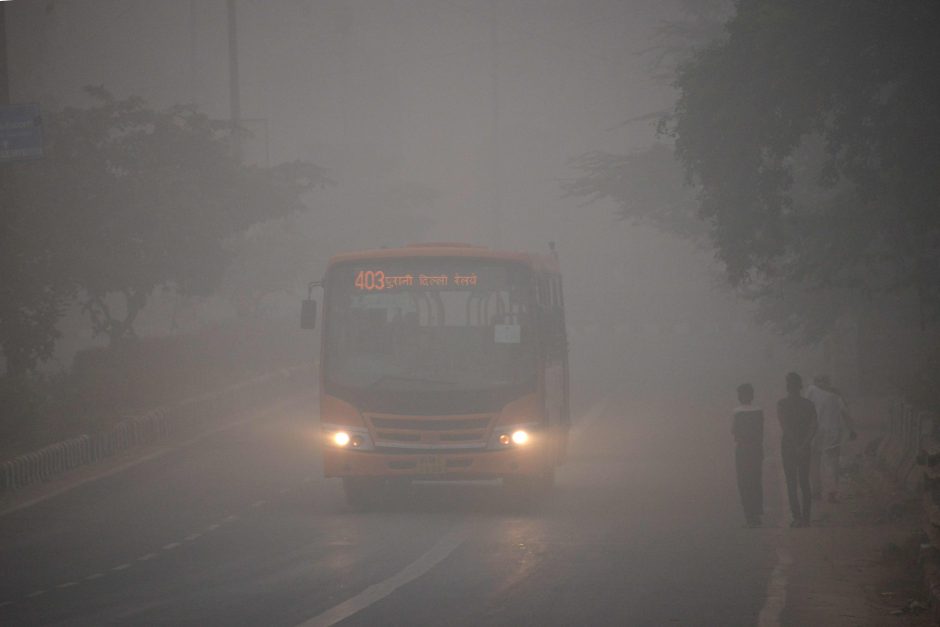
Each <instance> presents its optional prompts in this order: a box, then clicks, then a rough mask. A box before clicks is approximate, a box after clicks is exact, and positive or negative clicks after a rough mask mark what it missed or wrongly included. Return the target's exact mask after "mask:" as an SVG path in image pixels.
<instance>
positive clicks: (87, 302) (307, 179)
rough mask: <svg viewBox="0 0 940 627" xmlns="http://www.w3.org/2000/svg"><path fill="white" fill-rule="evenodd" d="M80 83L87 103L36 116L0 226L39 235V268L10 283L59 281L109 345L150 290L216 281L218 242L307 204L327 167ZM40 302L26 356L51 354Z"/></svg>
mask: <svg viewBox="0 0 940 627" xmlns="http://www.w3.org/2000/svg"><path fill="white" fill-rule="evenodd" d="M88 91H89V94H90V95H91V96H92V98H93V102H94V104H93V106H91V107H89V108H84V109H79V108H68V109H65V110H63V111H60V112H55V113H51V114H48V115H47V116H46V117H45V119H44V129H45V157H44V158H43V159H42V160H39V161H35V162H30V163H24V164H18V166H17V167H16V168H15V169H14V170H13V171H12V172H11V177H12V178H13V179H14V188H15V190H16V195H15V205H14V207H13V208H12V209H10V210H9V215H5V216H4V225H3V228H4V233H5V235H7V236H9V237H12V234H13V233H15V228H16V226H15V225H16V224H25V225H27V227H26V230H27V231H28V235H29V237H30V238H32V239H35V240H37V242H45V243H47V245H46V246H45V248H44V249H43V247H42V246H40V245H38V244H37V245H32V244H31V245H30V246H27V248H29V249H30V254H29V255H27V258H28V259H33V260H44V262H45V263H46V265H47V266H48V272H47V273H46V274H47V275H48V276H44V277H37V276H35V274H34V270H35V269H36V268H37V267H38V266H37V263H38V261H33V262H31V264H30V265H23V264H20V267H13V266H12V265H11V266H10V268H11V270H13V271H14V274H16V276H17V277H18V278H17V282H16V283H15V284H16V285H21V286H25V285H35V286H39V285H47V286H48V285H56V286H60V288H56V289H54V290H52V291H54V292H55V293H56V294H57V295H58V297H59V301H56V300H55V299H50V300H49V302H50V303H52V302H61V295H62V294H68V293H70V292H71V293H74V294H77V295H78V297H79V299H80V300H81V303H82V306H83V309H84V310H85V311H86V312H87V313H88V315H89V317H90V319H91V322H92V327H93V330H94V332H95V333H96V334H104V335H106V336H107V337H108V339H109V341H110V343H111V344H114V343H116V342H120V341H123V340H126V339H128V338H131V337H133V335H134V321H135V319H136V317H137V315H138V314H139V313H140V311H141V309H142V308H143V307H144V305H145V304H146V302H147V299H148V297H149V296H150V294H151V293H152V292H153V290H154V289H156V288H158V287H161V286H164V287H173V288H174V289H176V290H179V291H180V292H181V293H184V294H202V293H207V292H209V291H210V290H211V289H213V288H214V287H215V286H216V285H217V284H218V282H219V281H220V280H221V277H222V274H223V272H224V270H225V268H226V265H227V263H228V260H229V252H228V250H227V249H226V246H225V242H226V241H227V240H228V239H229V238H231V237H233V236H235V235H236V234H238V233H240V232H241V231H243V230H245V229H246V228H248V227H249V226H251V225H253V224H255V223H258V222H261V221H264V220H268V219H272V218H276V217H281V216H285V215H288V214H290V213H292V212H296V211H301V210H304V209H305V208H306V206H305V205H304V203H303V201H302V196H303V195H304V194H305V193H306V192H308V191H309V190H311V189H312V188H314V187H316V186H319V185H322V184H323V183H324V182H325V177H324V175H323V172H322V170H320V169H319V168H317V167H316V166H313V165H312V164H309V163H303V162H295V163H289V164H283V165H280V166H276V167H274V168H260V167H255V166H247V165H243V164H241V163H239V162H238V161H237V160H236V159H235V158H234V156H233V155H232V151H231V149H230V146H229V143H228V136H227V133H226V131H225V125H224V124H222V123H218V122H214V121H212V120H210V119H209V118H208V117H206V116H205V115H203V114H200V113H198V112H197V111H195V110H193V109H191V108H188V107H181V106H175V107H170V108H168V109H166V110H161V111H157V110H154V109H151V108H148V107H147V106H146V105H145V103H144V102H143V101H142V100H140V99H138V98H127V99H117V98H115V97H114V96H112V95H111V94H110V93H108V92H107V91H106V90H104V89H102V88H93V89H89V90H88ZM49 241H54V245H48V242H49ZM40 249H41V250H40ZM61 286H64V287H61ZM13 289H14V290H18V291H17V294H16V295H14V298H20V299H27V291H25V290H24V289H21V288H13ZM43 311H45V312H47V315H46V316H45V317H43V318H42V320H41V321H40V320H39V318H38V317H37V316H33V317H32V318H31V319H32V320H34V321H35V322H36V326H38V327H43V328H44V329H45V331H44V332H43V333H39V332H37V333H36V337H37V341H38V340H39V339H41V338H45V341H46V344H43V343H42V342H37V343H36V344H35V346H37V347H38V348H35V349H33V350H32V351H31V352H28V351H27V352H28V354H29V355H31V356H32V357H33V358H41V357H43V356H45V355H47V354H48V351H47V350H46V349H45V348H44V347H45V346H47V344H48V338H49V336H50V333H52V334H53V336H54V331H50V329H51V326H50V324H49V323H50V322H51V323H52V324H54V322H55V319H57V317H58V316H57V315H56V314H55V312H53V311H52V308H51V306H50V305H48V304H47V307H46V309H44V310H43ZM16 322H17V321H16V320H13V319H10V320H7V319H6V318H4V319H0V324H3V325H4V326H7V325H8V323H9V325H13V324H14V323H16ZM20 324H22V323H21V322H20ZM11 328H12V327H11ZM11 333H12V331H10V329H4V330H3V331H2V332H0V339H2V340H3V342H4V343H3V349H4V354H5V355H6V356H7V360H8V362H9V361H10V359H11V355H14V354H16V352H17V350H18V349H15V347H14V346H13V344H11V343H10V342H9V341H8V339H7V338H8V337H9V336H10V335H11ZM11 348H13V349H14V350H12V351H11ZM20 352H23V351H20ZM27 361H29V360H27Z"/></svg>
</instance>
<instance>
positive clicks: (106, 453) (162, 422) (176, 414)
mask: <svg viewBox="0 0 940 627" xmlns="http://www.w3.org/2000/svg"><path fill="white" fill-rule="evenodd" d="M312 381H313V376H312V374H311V367H310V366H309V365H300V366H293V367H291V368H284V369H281V370H277V371H275V372H271V373H268V374H265V375H262V376H259V377H255V378H252V379H249V380H247V381H242V382H240V383H237V384H235V385H232V386H229V387H227V388H224V389H222V390H219V391H216V392H212V393H210V394H205V395H202V396H198V397H195V398H191V399H187V400H185V401H182V402H180V403H176V404H172V405H167V406H164V407H158V408H156V409H153V410H151V411H149V412H147V413H145V414H143V415H141V416H130V417H128V418H125V419H124V420H121V421H120V422H118V423H116V424H115V425H113V426H112V427H110V428H109V429H107V430H105V431H101V432H98V433H94V434H84V435H80V436H78V437H74V438H70V439H68V440H63V441H61V442H56V443H55V444H50V445H48V446H45V447H43V448H41V449H38V450H35V451H31V452H29V453H24V454H22V455H19V456H17V457H14V458H13V459H11V460H9V461H7V462H5V463H4V464H2V465H0V494H3V493H9V492H13V491H16V490H18V489H20V488H23V487H24V486H27V485H30V484H33V483H37V482H40V481H47V480H49V479H51V478H53V477H55V476H57V475H60V474H62V473H64V472H66V471H69V470H72V469H75V468H78V467H80V466H84V465H86V464H91V463H94V462H97V461H99V460H102V459H105V458H108V457H111V456H113V455H115V454H117V453H119V452H121V451H126V450H128V449H131V448H133V447H136V446H141V445H146V444H153V443H156V442H159V441H161V440H164V439H168V438H170V437H171V436H179V435H183V434H186V433H192V432H194V431H197V430H198V429H199V428H200V427H202V426H204V425H205V423H206V422H208V421H211V420H219V419H220V418H223V417H226V416H231V417H233V418H234V417H237V416H239V415H242V414H244V412H246V411H250V410H251V409H254V408H257V407H258V406H260V405H261V404H262V403H265V402H268V401H270V400H271V399H272V398H276V397H277V396H278V395H281V394H285V393H289V392H291V391H293V390H296V389H297V388H298V387H299V386H300V385H301V384H306V385H312V384H311V382H312Z"/></svg>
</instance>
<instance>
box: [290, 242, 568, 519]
mask: <svg viewBox="0 0 940 627" xmlns="http://www.w3.org/2000/svg"><path fill="white" fill-rule="evenodd" d="M551 248H552V250H551V253H550V254H546V255H535V254H524V253H513V252H497V251H493V250H489V249H487V248H483V247H479V246H470V245H465V244H417V245H411V246H407V247H404V248H396V249H381V250H370V251H364V252H354V253H346V254H341V255H338V256H335V257H333V258H332V259H331V260H330V262H329V265H328V268H327V270H326V273H325V276H324V278H323V281H322V282H320V283H315V284H311V291H312V287H313V286H314V285H321V286H322V287H323V289H324V295H323V324H322V332H321V333H322V335H321V355H320V422H321V427H322V434H323V463H324V474H325V475H326V476H327V477H340V478H342V480H343V487H344V490H345V494H346V498H347V501H348V502H349V504H350V505H351V506H353V507H356V508H361V507H363V506H366V505H368V504H369V503H371V502H373V501H374V499H375V498H376V497H377V496H378V495H379V494H380V493H381V492H382V491H383V490H384V489H385V488H386V487H387V486H388V484H396V485H400V484H406V483H408V482H410V481H412V480H475V479H501V480H502V481H503V483H504V484H505V485H507V486H509V487H511V488H514V489H515V490H516V491H517V493H518V494H519V495H520V496H524V497H526V498H531V497H532V496H533V495H539V494H544V493H545V492H546V491H547V490H548V489H549V488H550V487H551V486H552V484H553V481H554V472H555V468H556V466H558V465H559V464H561V463H562V461H563V460H564V457H565V451H566V446H567V438H568V429H569V424H570V417H569V400H568V347H567V339H566V333H565V316H564V298H563V294H562V286H561V274H560V272H559V267H558V260H557V255H556V254H555V252H554V245H552V247H551ZM303 305H304V306H303V309H302V314H301V318H302V326H303V327H304V328H313V327H314V326H315V324H316V314H317V304H316V302H315V301H314V300H312V299H311V298H310V296H309V295H308V299H307V300H306V301H305V302H304V303H303Z"/></svg>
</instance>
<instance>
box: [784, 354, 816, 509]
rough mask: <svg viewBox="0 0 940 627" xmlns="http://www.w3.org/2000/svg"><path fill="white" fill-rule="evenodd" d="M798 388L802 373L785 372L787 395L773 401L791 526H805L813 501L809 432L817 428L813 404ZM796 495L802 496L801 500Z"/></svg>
mask: <svg viewBox="0 0 940 627" xmlns="http://www.w3.org/2000/svg"><path fill="white" fill-rule="evenodd" d="M802 390H803V379H802V377H800V375H798V374H797V373H795V372H791V373H789V374H788V375H787V396H786V398H784V399H782V400H780V401H779V402H778V403H777V419H778V420H779V421H780V429H781V431H782V433H783V438H782V440H781V443H780V456H781V458H782V460H783V472H784V474H785V475H786V478H787V496H788V497H789V499H790V511H791V512H792V513H793V522H792V523H790V526H791V527H808V526H809V524H810V514H811V512H812V503H813V495H812V490H811V488H810V481H809V468H810V460H811V459H812V442H813V436H815V435H816V429H817V421H816V407H815V406H814V405H813V403H812V401H810V400H808V399H806V398H803V397H802V396H801V395H800V392H801V391H802ZM800 493H802V494H800ZM800 496H802V497H803V498H802V503H801V499H800Z"/></svg>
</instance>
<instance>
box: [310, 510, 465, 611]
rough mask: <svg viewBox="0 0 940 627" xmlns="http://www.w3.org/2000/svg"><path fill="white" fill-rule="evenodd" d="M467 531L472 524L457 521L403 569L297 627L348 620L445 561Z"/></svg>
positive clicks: (461, 541)
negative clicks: (457, 522)
mask: <svg viewBox="0 0 940 627" xmlns="http://www.w3.org/2000/svg"><path fill="white" fill-rule="evenodd" d="M468 531H469V527H468V526H467V525H466V524H461V525H458V526H457V527H455V528H453V529H451V530H450V531H448V532H447V533H446V534H444V536H443V537H442V538H441V539H440V540H438V541H437V544H435V545H434V546H432V547H431V548H430V549H428V551H427V552H426V553H424V555H422V556H421V557H419V558H418V559H417V560H415V561H414V562H412V563H411V564H409V565H408V566H406V567H405V568H404V569H402V570H400V571H398V572H397V573H395V574H394V575H392V576H391V577H389V578H387V579H385V580H383V581H380V582H379V583H376V584H373V585H371V586H369V587H368V588H366V589H365V590H363V591H362V592H360V593H359V594H357V595H356V596H354V597H352V598H349V599H346V600H345V601H343V602H342V603H340V604H339V605H334V606H333V607H331V608H330V609H328V610H326V611H325V612H322V613H321V614H317V615H316V616H314V617H313V618H310V619H308V620H306V621H304V622H302V623H300V624H299V625H298V626H297V627H328V626H329V625H335V624H336V623H338V622H340V621H342V620H346V619H347V618H349V617H350V616H352V615H353V614H356V613H357V612H360V611H362V610H364V609H365V608H367V607H369V606H370V605H372V604H373V603H376V602H377V601H381V600H382V599H384V598H385V597H387V596H388V595H390V594H391V593H393V592H395V590H397V589H398V588H401V587H402V586H404V585H405V584H408V583H410V582H412V581H414V580H415V579H417V578H418V577H420V576H421V575H424V574H425V573H427V572H428V571H429V570H431V569H432V568H434V567H435V566H436V565H438V564H439V563H441V562H442V561H444V560H445V559H446V558H447V556H448V555H450V554H451V553H452V552H453V551H454V549H456V548H457V547H459V546H460V545H461V544H463V542H464V540H466V539H467V534H468Z"/></svg>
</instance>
